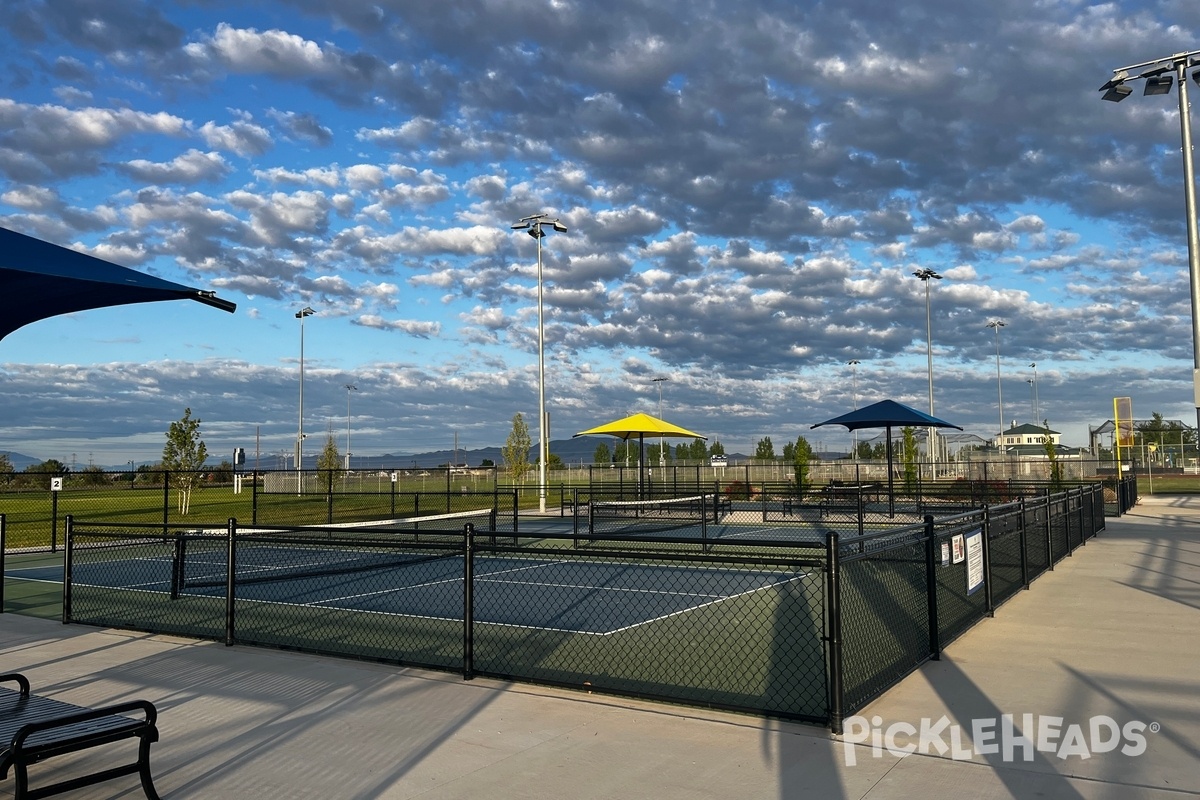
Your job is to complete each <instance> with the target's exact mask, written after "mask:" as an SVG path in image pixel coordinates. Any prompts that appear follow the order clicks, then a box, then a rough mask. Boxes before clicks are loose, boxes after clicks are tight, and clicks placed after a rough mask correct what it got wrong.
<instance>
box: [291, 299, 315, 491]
mask: <svg viewBox="0 0 1200 800" xmlns="http://www.w3.org/2000/svg"><path fill="white" fill-rule="evenodd" d="M315 313H317V312H315V311H313V310H312V308H310V307H309V306H305V307H304V308H302V309H300V310H299V311H297V312H296V319H298V320H300V425H299V427H298V428H297V430H296V494H297V495H300V494H302V493H303V486H304V484H303V478H302V474H303V470H304V318H305V317H311V316H312V315H313V314H315Z"/></svg>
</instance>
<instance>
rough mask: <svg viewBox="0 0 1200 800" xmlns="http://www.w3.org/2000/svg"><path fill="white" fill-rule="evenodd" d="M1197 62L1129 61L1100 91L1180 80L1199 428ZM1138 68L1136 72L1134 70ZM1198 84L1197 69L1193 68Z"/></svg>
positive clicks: (1180, 58) (1113, 93) (1161, 87)
mask: <svg viewBox="0 0 1200 800" xmlns="http://www.w3.org/2000/svg"><path fill="white" fill-rule="evenodd" d="M1197 64H1200V50H1192V51H1190V52H1187V53H1175V54H1174V55H1171V56H1165V57H1163V58H1158V59H1155V60H1153V61H1143V62H1142V63H1140V64H1130V65H1129V66H1127V67H1120V68H1118V69H1114V70H1113V76H1112V78H1110V79H1109V80H1108V81H1107V82H1106V83H1105V84H1104V85H1103V86H1101V87H1100V91H1102V92H1104V94H1103V95H1102V97H1103V99H1105V100H1111V101H1113V102H1120V101H1122V100H1124V99H1125V98H1126V97H1128V96H1129V95H1130V94H1132V93H1133V88H1132V87H1130V86H1128V85H1126V84H1127V82H1128V81H1135V80H1144V81H1145V86H1144V88H1143V90H1142V94H1143V95H1156V94H1170V92H1171V84H1172V83H1174V82H1178V83H1179V134H1180V138H1181V140H1182V144H1183V148H1182V149H1183V201H1184V211H1185V213H1186V216H1187V247H1188V277H1189V280H1190V283H1191V295H1192V394H1193V397H1194V400H1193V402H1194V405H1195V408H1196V427H1197V429H1200V233H1197V228H1196V173H1195V169H1194V167H1193V164H1192V115H1191V106H1190V104H1189V103H1188V85H1187V71H1188V69H1189V68H1190V67H1194V66H1196V65H1197ZM1135 70H1140V72H1139V73H1138V74H1136V75H1134V74H1132V72H1133V71H1135ZM1192 80H1194V81H1196V82H1197V83H1198V84H1200V70H1197V71H1194V72H1192Z"/></svg>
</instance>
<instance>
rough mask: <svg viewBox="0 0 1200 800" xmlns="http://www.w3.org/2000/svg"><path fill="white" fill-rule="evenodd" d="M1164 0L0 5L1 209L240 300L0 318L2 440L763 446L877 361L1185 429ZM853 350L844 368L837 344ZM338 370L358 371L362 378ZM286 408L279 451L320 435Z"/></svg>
mask: <svg viewBox="0 0 1200 800" xmlns="http://www.w3.org/2000/svg"><path fill="white" fill-rule="evenodd" d="M1198 32H1200V7H1197V6H1196V5H1195V4H1191V3H1183V2H1161V3H1133V2H1120V3H1106V4H1098V5H1087V4H1084V3H1045V2H1033V0H999V1H998V2H996V3H991V4H987V5H986V6H979V5H978V4H964V5H961V7H960V6H954V7H949V8H948V7H947V6H946V4H943V3H934V2H921V1H919V0H918V1H917V2H909V3H904V4H901V5H900V6H898V7H890V6H880V5H879V4H877V3H874V2H861V1H859V0H848V1H847V2H842V3H838V4H817V5H812V6H809V5H808V4H792V3H770V2H750V3H748V4H741V5H739V7H738V13H736V14H730V13H727V10H726V7H725V6H723V5H719V4H715V3H695V2H678V3H675V2H654V3H644V2H622V1H621V0H616V2H608V3H605V4H603V5H601V4H598V3H593V2H552V3H537V2H521V1H520V0H510V1H509V2H463V3H450V4H447V3H444V2H443V3H425V2H413V1H412V0H409V1H408V2H402V3H394V2H370V3H364V2H358V1H357V0H343V2H340V3H338V4H337V5H336V8H332V7H331V4H327V3H323V2H322V3H317V2H311V1H310V0H295V1H294V2H283V1H281V2H273V3H252V4H247V3H238V4H234V3H225V2H219V1H218V0H214V1H213V2H205V3H175V4H173V3H153V4H151V3H140V2H124V3H116V4H114V3H101V2H94V1H93V0H62V1H61V2H59V1H56V2H27V1H26V0H15V2H10V3H8V4H6V13H5V15H4V18H3V19H2V20H0V45H2V50H0V52H2V53H3V55H2V56H0V59H3V62H4V69H3V71H2V72H0V225H3V226H5V227H8V228H11V229H13V230H18V231H21V232H23V233H27V234H30V235H33V236H37V237H39V238H42V239H46V240H48V241H52V242H55V243H58V244H62V245H65V246H70V247H75V248H78V249H81V250H84V251H86V252H90V253H93V254H95V255H98V256H100V257H103V258H107V259H109V260H111V261H114V262H116V263H119V264H123V265H125V266H128V267H131V268H134V269H138V270H141V271H144V272H148V273H152V274H155V275H159V276H161V277H164V278H168V279H170V280H175V281H179V282H181V283H186V284H188V285H192V286H197V287H201V288H204V289H212V290H215V291H216V292H217V293H218V295H219V296H220V297H223V298H226V299H229V300H232V301H234V302H236V303H237V304H238V309H237V312H236V313H235V314H233V315H228V314H223V313H221V312H219V311H216V310H214V309H211V308H207V307H203V306H201V305H199V304H195V303H183V302H173V303H159V304H145V305H135V306H127V307H122V308H112V309H102V310H96V311H89V312H86V313H79V314H74V315H70V316H65V317H59V318H54V319H49V320H45V321H41V322H38V323H34V324H32V325H30V326H27V327H25V328H23V329H21V330H19V331H17V332H16V333H13V334H11V335H9V336H8V337H6V338H5V339H4V340H3V341H0V379H2V380H3V387H4V388H3V391H0V418H2V419H3V420H4V422H3V425H2V426H0V450H12V451H16V452H21V453H25V454H28V455H32V456H35V457H38V458H58V459H60V460H63V461H67V462H68V463H72V462H73V463H76V464H77V465H86V464H87V463H97V464H101V465H116V464H121V463H124V462H127V461H129V460H130V459H134V460H137V461H146V460H153V459H156V458H158V457H159V456H160V455H161V451H162V445H163V442H164V438H165V431H166V429H167V426H168V425H169V424H170V423H171V422H172V421H174V420H177V419H179V417H180V416H182V413H183V409H184V408H185V407H190V408H191V409H192V411H193V414H194V415H195V416H198V417H199V418H200V419H201V420H202V421H203V422H202V432H203V435H204V438H205V440H206V442H207V444H208V446H209V449H210V451H211V452H214V453H218V454H220V453H227V452H230V451H232V449H233V448H234V447H239V446H240V447H244V448H246V450H247V451H248V453H250V454H251V455H252V456H253V454H254V453H255V451H256V450H257V451H258V452H259V453H260V457H261V458H263V459H264V460H265V459H268V458H270V457H272V456H275V455H277V454H279V453H282V452H291V449H292V447H293V443H294V441H295V437H296V431H297V427H298V422H299V420H298V417H299V412H298V401H299V389H298V387H299V380H298V375H299V352H300V326H299V323H298V321H297V320H296V318H295V313H296V311H298V310H299V309H300V308H302V307H304V306H311V307H312V308H313V309H315V311H316V313H315V315H314V316H312V317H309V318H308V319H307V320H306V321H305V328H304V338H305V394H304V405H305V421H304V426H305V431H306V432H307V433H308V434H309V435H310V437H311V436H314V435H315V436H316V437H317V440H318V442H319V441H320V440H322V439H323V436H324V434H325V433H326V432H327V431H330V430H332V431H333V432H334V433H335V434H336V435H337V439H338V444H339V447H340V448H341V449H343V450H344V449H345V442H344V440H345V432H346V427H347V404H348V403H349V407H350V426H351V435H352V442H351V450H352V451H353V452H354V453H355V454H356V455H360V456H363V455H373V454H383V453H395V454H399V453H414V452H424V451H428V450H437V449H447V448H449V447H452V446H453V444H454V442H455V436H456V435H457V440H458V444H459V446H460V447H462V448H470V449H473V448H479V447H486V446H494V445H501V444H503V443H504V440H505V438H506V436H507V435H508V432H509V430H510V429H511V420H512V417H513V415H514V414H516V413H521V414H523V415H524V416H525V417H526V419H527V420H528V421H529V423H530V425H531V427H532V428H534V430H535V432H536V425H535V421H536V416H537V331H536V301H535V298H536V256H535V252H536V251H535V245H534V240H533V239H531V238H530V237H528V236H526V235H525V234H524V233H521V232H514V231H512V230H511V229H510V226H511V225H512V224H513V223H514V222H516V221H517V220H518V219H520V218H522V217H524V216H527V215H529V214H534V213H539V212H546V213H549V214H551V215H552V216H554V217H557V218H559V219H561V220H562V222H563V223H564V224H565V225H566V226H567V227H568V229H569V230H568V232H567V233H560V234H552V235H550V236H548V237H547V238H546V239H545V240H544V241H543V244H544V248H545V250H544V254H543V255H544V261H543V266H544V286H545V311H546V327H545V331H546V343H547V345H546V366H547V390H546V392H547V407H548V411H549V413H550V417H551V428H552V431H551V438H566V437H569V436H570V435H571V434H573V433H575V432H577V431H579V430H582V429H584V428H587V427H590V426H592V425H594V424H598V423H600V422H605V421H608V420H611V419H614V418H616V417H619V416H624V415H625V414H628V413H633V412H636V411H646V412H649V413H656V412H657V407H658V402H659V395H658V390H659V385H658V384H656V383H654V382H653V379H654V378H656V377H664V378H667V381H665V382H663V383H662V384H661V388H662V404H663V410H664V416H666V417H667V418H668V419H670V420H671V421H673V422H676V423H678V424H681V425H683V426H685V427H687V428H690V429H692V430H696V431H698V432H701V433H703V434H705V435H707V436H709V437H710V438H715V439H718V440H720V441H721V442H722V444H723V445H724V446H725V448H726V450H728V451H731V452H733V451H742V452H752V451H753V449H754V445H755V442H756V441H757V440H758V439H760V438H762V437H763V436H770V437H771V439H772V441H773V442H774V443H775V446H776V449H777V450H779V449H781V447H782V444H783V443H784V442H786V441H794V440H795V438H796V437H797V436H799V435H804V436H806V437H808V438H809V440H810V441H812V442H815V443H816V444H817V446H818V447H821V446H824V447H826V448H828V449H830V450H836V449H843V448H844V447H846V445H847V442H848V441H849V437H848V436H847V435H846V434H845V433H844V432H843V431H840V430H837V429H826V428H821V429H817V430H811V429H810V426H811V425H812V424H814V423H816V422H820V421H823V420H825V419H828V418H830V417H833V416H836V415H838V414H840V413H843V412H845V411H847V410H849V409H850V408H852V407H853V405H854V404H855V403H857V404H858V405H862V404H865V403H868V402H873V401H875V400H879V399H884V398H892V399H896V400H899V401H900V402H904V403H908V404H910V405H913V406H915V407H917V408H921V409H927V408H928V403H929V400H928V372H927V366H926V357H925V346H926V327H925V311H926V308H925V295H924V286H923V284H922V283H921V281H919V280H918V279H916V278H914V277H913V275H912V273H913V272H914V271H916V270H919V269H922V268H932V269H934V270H936V271H937V272H938V273H939V274H941V275H942V276H943V277H944V279H943V280H941V281H938V282H935V283H934V284H933V285H931V292H930V295H931V318H932V322H931V327H932V333H933V352H934V385H935V386H934V388H935V398H934V399H935V413H936V414H937V415H938V416H940V417H942V418H944V419H947V420H949V421H951V422H953V423H955V424H958V425H961V426H963V427H964V428H965V429H966V430H967V431H968V432H970V433H974V434H976V435H978V436H980V437H984V438H987V437H991V436H993V435H994V434H995V432H996V429H997V428H998V426H999V416H1000V408H999V400H1000V397H999V395H1000V392H998V387H997V375H996V363H995V356H996V341H995V338H994V334H993V330H992V329H989V328H988V327H986V323H987V322H988V321H990V320H993V319H1001V320H1003V321H1005V323H1006V325H1005V327H1004V328H1003V329H1002V330H1001V334H1000V356H1001V370H1000V373H1001V381H1000V388H1001V389H1002V393H1003V401H1004V410H1003V415H1004V418H1005V420H1006V423H1007V422H1009V421H1012V420H1017V421H1019V422H1028V421H1031V420H1032V419H1033V408H1032V405H1033V403H1032V400H1033V387H1032V385H1031V384H1030V383H1029V381H1031V380H1032V379H1033V376H1034V372H1035V370H1034V369H1033V368H1031V367H1030V366H1029V365H1030V364H1036V365H1037V367H1036V376H1037V382H1038V383H1037V390H1038V401H1039V406H1040V412H1041V414H1040V416H1041V417H1043V418H1045V419H1048V420H1049V422H1050V424H1051V426H1052V427H1053V428H1054V429H1056V430H1060V431H1062V432H1063V433H1064V441H1065V442H1066V443H1068V444H1073V445H1086V444H1087V433H1088V426H1089V425H1099V424H1101V423H1102V422H1104V421H1105V420H1107V419H1109V418H1110V417H1111V409H1112V398H1113V397H1114V396H1115V395H1128V396H1131V397H1132V398H1133V404H1134V413H1135V417H1138V418H1142V417H1149V416H1150V415H1151V413H1152V412H1156V411H1157V412H1159V413H1162V414H1163V415H1164V416H1165V417H1167V418H1168V419H1181V420H1183V421H1184V422H1186V423H1187V424H1189V425H1190V424H1194V420H1195V413H1194V411H1193V405H1192V390H1191V367H1192V352H1191V336H1190V319H1191V317H1190V313H1191V312H1190V305H1189V300H1188V298H1189V290H1188V277H1187V252H1186V239H1185V233H1184V219H1183V203H1182V196H1183V189H1182V167H1181V163H1180V161H1181V160H1180V157H1179V120H1178V114H1177V105H1176V97H1175V95H1174V94H1171V95H1167V96H1152V97H1143V96H1141V92H1140V90H1138V91H1136V92H1135V94H1134V95H1133V96H1132V97H1130V98H1129V99H1127V100H1126V101H1125V102H1123V103H1120V104H1114V103H1105V102H1102V101H1101V100H1100V99H1099V94H1098V92H1097V88H1098V87H1099V86H1100V84H1102V83H1103V82H1104V81H1105V80H1107V79H1108V77H1109V76H1110V74H1111V72H1112V70H1113V69H1114V68H1116V67H1119V66H1123V65H1126V64H1131V63H1136V62H1141V61H1146V60H1150V59H1153V58H1158V57H1162V56H1167V55H1170V54H1172V53H1176V52H1181V51H1187V50H1192V49H1196V48H1197V47H1200V37H1197V33H1198ZM851 360H858V361H860V362H861V363H860V364H859V366H858V367H857V368H856V369H855V370H852V369H851V368H850V367H849V366H848V362H849V361H851ZM347 384H352V385H354V386H356V387H357V390H356V391H354V392H350V391H349V390H347V389H346V388H345V386H346V385H347ZM318 446H319V445H318V444H314V440H313V439H312V438H310V439H309V441H308V444H307V445H306V451H307V452H310V453H311V452H314V451H315V450H316V449H317V448H318Z"/></svg>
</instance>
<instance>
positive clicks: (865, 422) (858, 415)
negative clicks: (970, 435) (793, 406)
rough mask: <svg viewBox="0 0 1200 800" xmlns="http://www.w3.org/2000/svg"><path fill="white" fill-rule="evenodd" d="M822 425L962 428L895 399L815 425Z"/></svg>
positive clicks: (853, 428) (853, 429)
mask: <svg viewBox="0 0 1200 800" xmlns="http://www.w3.org/2000/svg"><path fill="white" fill-rule="evenodd" d="M822 425H844V426H845V427H846V430H850V431H856V430H860V429H862V428H906V427H913V428H954V429H955V430H960V431H961V430H962V428H960V427H959V426H958V425H954V424H952V423H949V422H946V421H945V420H941V419H938V418H937V417H931V416H930V415H929V414H926V413H924V412H922V411H917V410H916V409H915V408H909V407H908V406H906V405H904V404H902V403H897V402H896V401H895V400H880V401H879V402H878V403H872V404H871V405H869V406H863V407H862V408H860V409H858V410H856V411H851V412H850V413H848V414H842V415H841V416H840V417H834V418H833V419H827V420H825V421H824V422H818V423H817V424H816V425H813V427H814V428H819V427H821V426H822Z"/></svg>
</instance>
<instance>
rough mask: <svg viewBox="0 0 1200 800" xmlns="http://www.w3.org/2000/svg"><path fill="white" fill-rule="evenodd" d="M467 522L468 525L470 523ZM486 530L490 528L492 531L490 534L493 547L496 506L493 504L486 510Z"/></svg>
mask: <svg viewBox="0 0 1200 800" xmlns="http://www.w3.org/2000/svg"><path fill="white" fill-rule="evenodd" d="M467 524H468V525H470V524H471V523H469V522H468V523H467ZM488 530H490V531H491V533H492V536H491V543H492V547H495V546H496V507H495V506H492V507H491V508H490V509H489V510H488Z"/></svg>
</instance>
